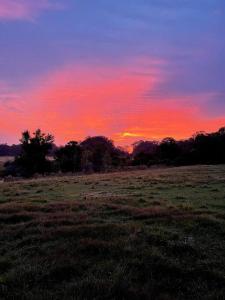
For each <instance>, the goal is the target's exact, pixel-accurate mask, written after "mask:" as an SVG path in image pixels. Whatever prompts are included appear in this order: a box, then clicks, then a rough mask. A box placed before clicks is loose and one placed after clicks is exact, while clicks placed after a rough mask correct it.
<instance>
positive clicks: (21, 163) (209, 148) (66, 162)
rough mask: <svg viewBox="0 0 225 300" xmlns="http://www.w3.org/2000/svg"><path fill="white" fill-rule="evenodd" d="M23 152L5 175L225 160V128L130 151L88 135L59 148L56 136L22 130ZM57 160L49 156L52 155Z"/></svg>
mask: <svg viewBox="0 0 225 300" xmlns="http://www.w3.org/2000/svg"><path fill="white" fill-rule="evenodd" d="M18 147H19V149H20V150H19V153H17V154H16V155H15V160H14V161H13V162H8V163H6V164H5V171H4V174H5V175H12V176H24V177H29V176H33V175H34V174H47V173H57V172H72V173H75V172H100V171H109V170H112V169H118V168H125V167H128V166H139V165H145V166H152V165H158V164H163V165H176V166H180V165H193V164H223V163H225V127H224V128H221V129H220V130H218V131H217V132H214V133H205V132H199V133H197V134H195V135H194V136H193V137H191V138H190V139H187V140H182V141H176V140H175V139H173V138H165V139H163V140H162V141H161V142H155V141H139V142H137V143H135V144H134V145H133V152H132V153H128V152H127V151H125V150H124V149H122V148H120V147H116V146H115V145H114V143H113V141H111V140H110V139H108V138H107V137H104V136H96V137H88V138H86V139H85V140H84V141H82V142H76V141H71V142H69V143H68V144H66V145H65V146H62V147H58V148H57V147H56V146H55V145H54V137H53V136H52V135H50V134H45V133H43V132H42V131H41V130H39V129H38V130H36V131H35V132H34V133H33V134H30V132H29V131H26V132H23V133H22V138H21V140H20V145H18ZM50 154H51V155H52V156H53V159H49V155H50Z"/></svg>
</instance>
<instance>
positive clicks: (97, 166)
mask: <svg viewBox="0 0 225 300" xmlns="http://www.w3.org/2000/svg"><path fill="white" fill-rule="evenodd" d="M81 147H82V152H83V154H82V169H83V170H93V171H95V172H98V171H105V170H107V169H108V168H109V167H110V166H120V165H125V164H126V163H127V159H128V156H129V155H128V154H127V153H126V152H125V151H123V150H122V149H120V148H116V147H115V146H114V144H113V142H112V141H111V140H109V139H108V138H106V137H104V136H96V137H88V138H87V139H86V140H84V141H83V142H82V143H81Z"/></svg>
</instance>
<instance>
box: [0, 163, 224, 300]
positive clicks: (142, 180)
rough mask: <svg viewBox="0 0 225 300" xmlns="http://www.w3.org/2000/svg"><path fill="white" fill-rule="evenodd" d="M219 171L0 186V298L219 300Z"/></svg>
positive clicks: (186, 169) (221, 296)
mask: <svg viewBox="0 0 225 300" xmlns="http://www.w3.org/2000/svg"><path fill="white" fill-rule="evenodd" d="M224 254H225V166H195V167H180V168H162V169H149V170H140V171H129V172H121V173H109V174H93V175H86V176H64V177H49V178H43V179H33V180H23V181H15V182H3V183H0V299H54V300H55V299H159V300H160V299H165V300H166V299H225V296H224V295H225V255H224Z"/></svg>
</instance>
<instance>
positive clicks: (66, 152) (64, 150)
mask: <svg viewBox="0 0 225 300" xmlns="http://www.w3.org/2000/svg"><path fill="white" fill-rule="evenodd" d="M81 155H82V150H81V146H80V145H79V144H78V142H74V141H72V142H69V143H68V144H67V145H66V146H64V147H60V148H59V149H58V150H56V152H55V160H56V164H57V167H58V169H59V170H61V171H62V172H78V171H80V170H81Z"/></svg>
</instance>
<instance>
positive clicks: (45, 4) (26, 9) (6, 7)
mask: <svg viewBox="0 0 225 300" xmlns="http://www.w3.org/2000/svg"><path fill="white" fill-rule="evenodd" d="M61 7H62V5H61V4H60V3H59V2H56V1H52V0H1V1H0V19H3V20H32V19H33V18H35V17H36V16H37V15H39V14H40V13H41V12H42V11H45V10H52V9H59V8H61Z"/></svg>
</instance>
